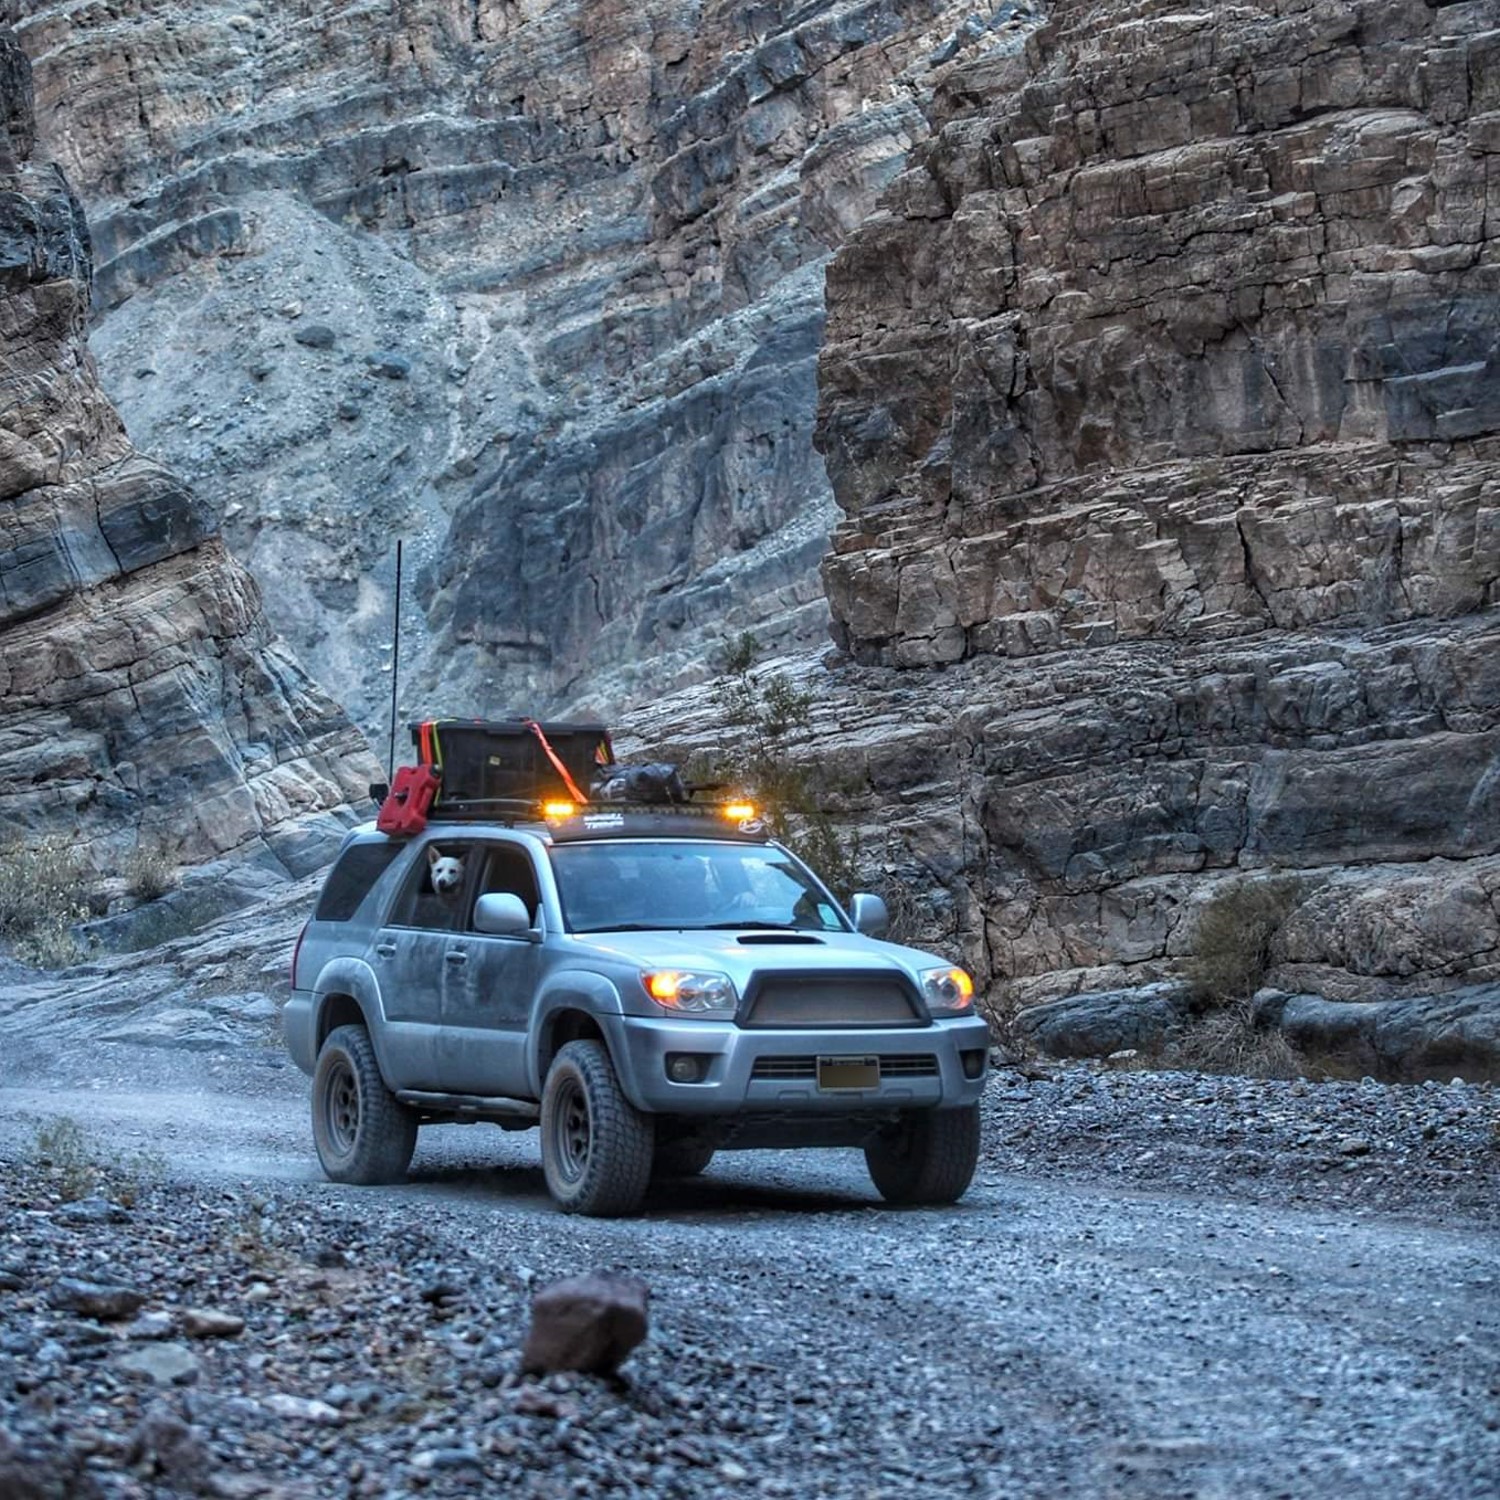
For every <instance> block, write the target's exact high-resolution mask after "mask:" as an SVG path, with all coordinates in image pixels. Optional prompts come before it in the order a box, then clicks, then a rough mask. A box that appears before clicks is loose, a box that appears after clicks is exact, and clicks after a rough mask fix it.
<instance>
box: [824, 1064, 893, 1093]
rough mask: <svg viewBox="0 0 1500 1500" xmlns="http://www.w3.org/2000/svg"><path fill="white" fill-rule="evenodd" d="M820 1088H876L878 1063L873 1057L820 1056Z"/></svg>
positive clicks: (878, 1076) (878, 1078)
mask: <svg viewBox="0 0 1500 1500" xmlns="http://www.w3.org/2000/svg"><path fill="white" fill-rule="evenodd" d="M818 1087H819V1088H820V1089H878V1088H879V1087H880V1063H879V1061H878V1059H876V1058H873V1057H820V1058H819V1059H818Z"/></svg>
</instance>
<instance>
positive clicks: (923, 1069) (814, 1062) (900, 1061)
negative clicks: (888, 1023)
mask: <svg viewBox="0 0 1500 1500" xmlns="http://www.w3.org/2000/svg"><path fill="white" fill-rule="evenodd" d="M876 1061H877V1062H878V1063H879V1064H880V1076H881V1078H882V1080H883V1079H886V1078H936V1077H937V1076H938V1060H937V1056H936V1054H935V1053H932V1052H915V1053H904V1052H903V1053H892V1054H887V1055H885V1056H882V1057H879V1058H877V1059H876ZM817 1076H818V1059H817V1058H816V1057H758V1058H756V1060H755V1066H754V1067H753V1068H752V1069H751V1070H750V1077H751V1078H752V1079H759V1080H762V1081H765V1082H771V1081H778V1082H786V1081H789V1080H790V1081H797V1080H800V1081H803V1082H806V1081H808V1080H810V1079H813V1078H816V1077H817Z"/></svg>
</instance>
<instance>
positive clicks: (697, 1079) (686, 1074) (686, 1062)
mask: <svg viewBox="0 0 1500 1500" xmlns="http://www.w3.org/2000/svg"><path fill="white" fill-rule="evenodd" d="M707 1072H708V1059H707V1058H706V1057H705V1056H704V1055H703V1054H702V1053H701V1052H669V1053H668V1054H667V1077H668V1078H670V1079H671V1080H672V1082H673V1083H702V1082H703V1078H704V1075H705V1074H706V1073H707Z"/></svg>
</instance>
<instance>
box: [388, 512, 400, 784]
mask: <svg viewBox="0 0 1500 1500" xmlns="http://www.w3.org/2000/svg"><path fill="white" fill-rule="evenodd" d="M395 615H396V617H395V620H394V621H393V622H392V625H391V744H390V758H389V760H388V761H387V765H388V766H389V768H390V779H391V783H392V784H393V785H394V784H395V780H396V684H397V682H398V681H399V680H400V677H401V539H400V537H397V538H396V611H395Z"/></svg>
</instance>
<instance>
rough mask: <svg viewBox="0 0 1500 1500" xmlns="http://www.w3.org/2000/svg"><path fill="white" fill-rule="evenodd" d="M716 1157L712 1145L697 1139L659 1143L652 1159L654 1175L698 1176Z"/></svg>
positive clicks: (652, 1173)
mask: <svg viewBox="0 0 1500 1500" xmlns="http://www.w3.org/2000/svg"><path fill="white" fill-rule="evenodd" d="M713 1159H714V1148H713V1147H712V1146H700V1145H699V1144H698V1142H697V1141H668V1142H666V1143H665V1144H664V1145H658V1146H657V1148H656V1155H655V1156H654V1157H653V1158H652V1161H651V1175H652V1176H653V1177H697V1176H698V1175H699V1174H700V1173H701V1172H706V1171H707V1170H708V1164H709V1162H711V1161H712V1160H713Z"/></svg>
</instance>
